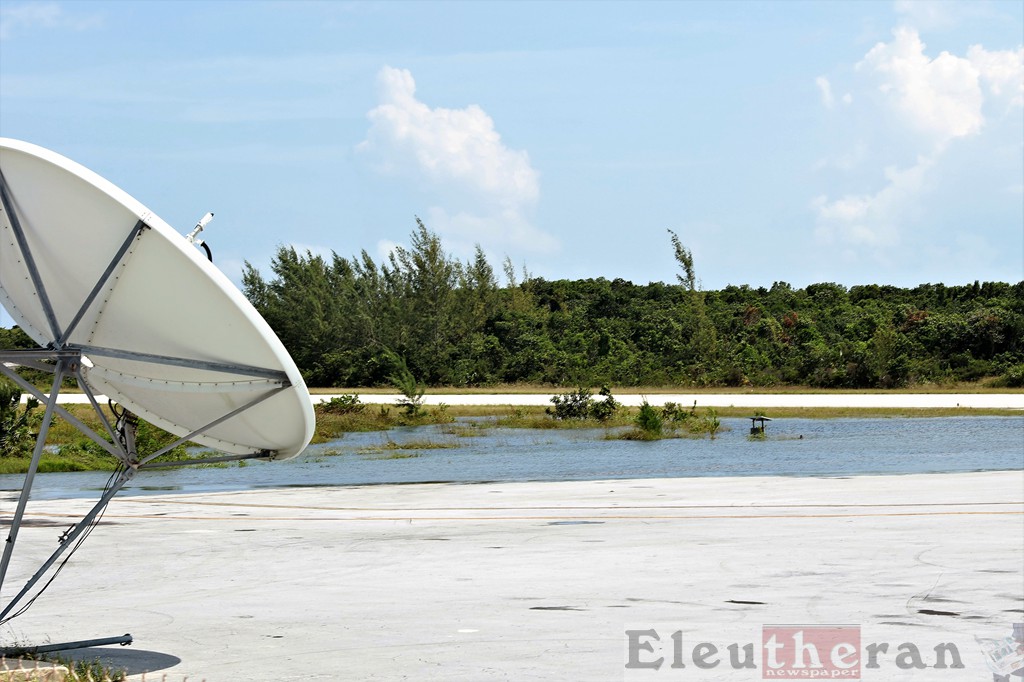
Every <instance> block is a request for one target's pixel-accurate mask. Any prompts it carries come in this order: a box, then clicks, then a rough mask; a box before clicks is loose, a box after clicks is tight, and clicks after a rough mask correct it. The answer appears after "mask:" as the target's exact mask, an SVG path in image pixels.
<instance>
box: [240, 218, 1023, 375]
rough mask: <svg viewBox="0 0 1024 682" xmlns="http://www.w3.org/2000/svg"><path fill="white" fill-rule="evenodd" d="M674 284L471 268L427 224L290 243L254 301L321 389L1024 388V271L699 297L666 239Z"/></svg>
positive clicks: (480, 264) (688, 259) (252, 292)
mask: <svg viewBox="0 0 1024 682" xmlns="http://www.w3.org/2000/svg"><path fill="white" fill-rule="evenodd" d="M670 235H671V245H672V247H673V249H674V255H675V258H676V261H677V262H678V263H679V265H680V269H681V274H680V275H679V276H678V280H679V281H678V282H677V283H672V284H665V283H661V282H652V283H650V284H643V285H641V284H633V283H632V282H628V281H625V280H622V279H615V280H607V279H604V278H597V279H582V280H546V279H543V278H540V277H534V276H531V275H530V274H529V273H528V272H526V271H523V272H522V273H518V274H517V272H516V271H515V268H514V267H513V266H512V264H511V262H510V261H509V260H508V259H506V260H505V262H504V264H503V271H504V275H505V282H504V284H499V282H498V279H497V277H496V275H495V272H494V269H493V268H492V266H491V265H490V263H488V260H487V258H486V257H485V256H484V254H483V251H482V250H480V249H479V247H478V248H477V250H476V253H475V255H474V257H473V258H471V259H470V260H468V261H466V262H462V261H460V260H459V259H457V258H455V257H453V256H452V255H450V254H448V253H447V252H446V251H445V250H444V248H443V245H442V243H441V239H440V238H439V237H438V235H436V234H435V233H432V232H431V231H430V230H428V229H427V227H426V226H425V225H424V224H423V223H422V222H421V221H419V220H418V219H417V225H416V228H415V229H414V230H413V232H412V235H411V239H410V246H409V247H408V248H401V247H400V248H396V249H395V250H394V251H393V252H392V253H391V254H390V256H389V257H388V258H387V259H385V260H383V261H382V262H380V263H377V262H375V261H374V260H373V259H372V258H371V257H370V256H369V255H368V254H367V253H366V251H363V252H362V253H361V254H360V255H359V256H355V257H351V258H345V257H342V256H339V255H337V254H332V257H331V258H329V259H328V258H324V257H322V256H320V255H316V254H313V253H310V252H308V251H307V252H305V253H300V252H298V251H296V250H295V249H294V248H291V247H286V246H282V247H280V248H279V249H278V251H277V254H276V255H275V257H274V258H273V261H272V263H271V266H270V269H271V271H272V273H273V274H272V276H271V277H269V278H265V277H263V275H262V274H261V273H260V272H259V271H258V270H257V269H256V268H255V267H253V266H252V265H251V264H249V263H246V266H245V272H244V276H243V289H244V292H245V295H246V296H247V297H248V298H249V300H250V301H251V302H252V303H253V305H254V306H255V307H256V309H257V310H258V311H259V312H260V313H261V314H262V315H263V316H264V317H265V318H266V320H267V322H268V323H269V324H270V326H271V327H272V328H273V329H274V330H275V331H276V332H277V334H278V336H279V337H280V338H281V340H282V342H283V343H284V345H285V346H286V347H287V348H288V350H289V351H290V352H291V354H292V357H293V358H294V359H295V361H296V363H297V364H298V366H299V368H300V369H301V370H302V372H303V374H304V376H305V377H306V380H307V382H308V383H309V384H310V385H314V386H325V387H326V386H350V387H355V386H377V385H387V384H389V377H392V376H394V375H395V373H396V371H399V370H400V369H401V368H403V367H404V368H407V369H408V371H409V372H411V373H412V374H413V375H414V376H415V377H416V379H417V380H419V381H421V382H424V383H426V384H428V385H432V386H440V385H446V386H485V385H489V384H498V383H519V382H529V383H540V384H552V385H558V386H595V385H601V384H611V385H619V386H641V385H652V386H657V385H679V386H744V385H751V386H758V387H770V386H781V385H805V386H814V387H824V388H893V387H900V386H908V385H920V384H927V383H948V382H960V381H976V380H981V379H987V380H988V379H991V378H993V377H994V378H995V379H994V381H993V383H995V384H1001V385H1005V386H1022V385H1024V282H1018V283H1017V284H1007V283H1003V282H984V283H980V282H974V283H973V284H970V285H964V286H945V285H943V284H922V285H920V286H918V287H915V288H912V289H907V288H899V287H894V286H886V285H877V284H870V285H865V286H854V287H850V288H847V287H845V286H842V285H839V284H834V283H821V284H812V285H810V286H807V287H805V288H794V287H792V286H790V285H789V284H787V283H785V282H776V283H774V284H773V285H772V286H771V287H770V288H764V287H760V288H753V287H750V286H746V285H742V286H733V285H730V286H727V287H725V288H724V289H722V290H720V291H701V290H700V289H699V287H698V286H697V284H696V277H695V274H694V266H693V258H692V255H691V254H690V252H689V251H688V250H687V249H686V248H685V247H684V246H683V245H682V244H681V243H680V241H679V239H678V237H677V236H676V235H675V234H673V233H670Z"/></svg>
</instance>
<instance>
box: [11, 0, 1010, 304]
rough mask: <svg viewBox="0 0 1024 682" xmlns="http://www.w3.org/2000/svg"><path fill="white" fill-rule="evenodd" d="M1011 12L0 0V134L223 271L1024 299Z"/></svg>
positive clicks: (976, 6) (858, 5) (997, 6)
mask: <svg viewBox="0 0 1024 682" xmlns="http://www.w3.org/2000/svg"><path fill="white" fill-rule="evenodd" d="M1022 39H1024V3H1020V2H969V3H957V2H941V3H935V2H924V1H921V2H895V3H886V2H850V3H844V2H824V3H818V2H775V3H748V2H721V3H718V2H715V3H702V2H678V3H673V2H656V3H614V2H600V3H588V2H552V3H549V2H539V3H530V2H517V3H501V2H493V1H490V2H456V3H436V2H410V3H404V2H383V3H379V2H375V3H362V2H240V1H238V2H223V3H220V2H184V1H180V2H88V1H76V2H30V3H27V2H19V1H17V0H0V135H2V136H5V137H13V138H18V139H23V140H27V141H30V142H33V143H35V144H39V145H42V146H44V147H48V148H50V149H53V150H55V151H58V152H60V153H62V154H64V155H66V156H68V157H70V158H72V159H74V160H75V161H78V162H79V163H81V164H83V165H85V166H87V167H89V168H91V169H93V170H94V171H96V172H98V173H99V174H101V175H103V176H105V177H106V178H107V179H109V180H111V181H112V182H114V183H115V184H117V185H119V186H121V187H122V188H123V189H125V190H126V191H128V192H129V193H130V194H132V195H134V196H135V197H136V198H137V199H139V200H140V201H142V202H143V203H144V204H146V205H147V206H149V207H150V208H151V209H152V210H153V211H154V212H156V213H157V214H158V215H160V216H161V217H163V218H164V219H165V220H166V221H168V222H169V223H170V224H171V225H173V226H175V227H177V228H178V229H179V230H180V231H182V232H187V231H188V230H189V229H190V228H191V226H192V225H193V224H194V223H195V221H196V220H197V219H198V218H199V217H200V216H202V215H203V214H204V213H205V212H206V211H214V212H215V213H216V219H215V220H214V221H213V223H211V225H210V226H209V227H208V228H207V232H206V235H205V236H206V237H207V239H208V242H209V243H210V245H211V246H212V247H213V248H214V252H215V256H216V259H217V261H216V262H217V264H218V265H219V266H220V267H221V268H222V269H223V270H224V271H225V272H226V273H227V274H228V275H229V276H231V277H232V278H233V279H235V280H236V281H237V280H238V279H239V273H240V271H241V264H242V262H243V261H245V260H249V261H250V262H252V263H254V264H256V265H257V266H259V267H261V269H263V271H264V272H267V266H268V264H269V261H270V258H271V257H272V255H273V253H274V252H275V250H276V248H277V246H278V245H280V244H294V245H296V246H297V247H299V248H303V249H305V248H308V249H311V250H313V251H315V252H322V253H329V252H330V251H332V250H333V251H336V252H338V253H339V254H341V255H345V256H348V255H353V254H356V253H358V252H359V251H360V250H362V249H365V250H367V251H368V252H369V253H370V255H371V256H373V257H374V258H376V259H379V258H380V257H382V256H383V255H384V254H386V253H387V252H388V250H389V249H390V248H391V247H392V246H393V245H394V244H402V243H405V242H406V241H407V239H408V235H409V233H410V231H411V230H412V228H413V227H414V224H415V223H414V216H419V217H421V218H422V219H423V220H424V221H425V222H426V224H427V226H428V227H430V228H431V229H432V230H434V231H436V232H438V233H439V234H440V235H441V236H442V237H443V239H444V242H445V244H446V246H447V247H448V249H449V250H450V251H452V252H454V253H455V254H457V255H459V256H462V257H468V256H469V255H470V254H471V252H472V249H473V246H474V244H477V243H479V244H480V245H481V246H482V247H483V248H484V250H485V251H486V252H487V253H488V255H489V256H490V257H491V260H492V264H493V265H495V267H496V269H498V270H500V267H499V266H500V262H501V261H502V260H503V259H504V258H505V257H506V256H508V257H510V258H511V259H512V261H513V262H514V263H516V265H517V267H522V266H523V265H525V267H526V268H527V269H528V270H529V271H530V272H531V273H533V274H536V275H540V276H543V277H547V278H561V277H568V278H579V277H598V276H604V277H607V278H609V279H611V278H615V277H622V278H625V279H630V280H633V281H635V282H641V283H643V282H648V281H652V280H661V281H673V280H674V277H675V273H676V272H677V269H676V264H675V262H674V261H673V259H672V251H671V247H670V243H669V239H668V235H667V232H666V230H668V229H672V230H674V231H676V232H677V233H678V234H679V236H680V238H681V239H682V241H683V243H684V244H685V245H687V246H688V247H690V249H691V250H692V251H693V254H694V258H695V264H696V269H697V274H698V276H699V278H700V279H701V281H702V284H703V286H704V288H706V289H717V288H721V287H723V286H725V285H727V284H751V285H753V286H761V285H764V286H768V285H771V283H772V282H773V281H776V280H784V281H788V282H790V283H792V284H794V285H796V286H805V285H807V284H810V283H814V282H822V281H831V282H839V283H842V284H845V285H848V286H849V285H854V284H860V283H871V282H878V283H891V284H896V285H901V286H913V285H916V284H918V283H922V282H940V281H941V282H945V283H947V284H956V283H963V282H970V281H973V280H975V279H982V280H1002V281H1012V282H1016V281H1019V280H1021V279H1024V161H1022V159H1024V122H1022V121H1024V114H1022V100H1024V81H1022V78H1024V75H1022V74H1024V66H1022V63H1024V47H1022Z"/></svg>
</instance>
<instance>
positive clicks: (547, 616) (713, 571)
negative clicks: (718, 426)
mask: <svg viewBox="0 0 1024 682" xmlns="http://www.w3.org/2000/svg"><path fill="white" fill-rule="evenodd" d="M6 495H7V496H9V497H10V496H13V493H6ZM12 506H13V505H12ZM87 506H88V501H86V500H56V501H39V502H31V503H30V504H29V508H28V515H27V519H28V521H27V522H26V526H25V527H24V529H23V530H22V535H21V537H20V538H19V541H18V546H17V551H16V553H15V561H14V563H13V564H12V570H11V573H10V575H9V576H8V585H7V587H6V588H5V590H4V592H5V596H7V597H9V593H10V592H11V591H12V590H14V589H16V588H20V586H21V585H22V584H23V583H24V580H25V579H26V578H27V577H28V574H29V573H31V572H32V571H33V570H35V567H36V566H37V565H38V561H39V560H40V555H41V554H43V553H46V552H48V551H50V550H51V549H52V547H53V546H54V545H55V541H56V539H57V536H58V535H59V534H60V533H61V532H62V531H63V529H64V528H65V527H66V526H67V525H68V524H70V523H71V522H72V520H73V519H72V517H74V516H80V515H81V514H82V513H83V512H84V511H85V510H86V508H87ZM5 508H7V507H6V505H5ZM1022 531H1024V472H1020V471H1015V472H985V473H967V474H922V475H902V476H864V477H855V478H782V477H760V478H753V477H748V478H699V479H645V480H616V481H584V482H548V483H500V484H486V483H485V484H471V485H456V484H424V485H402V486H392V485H387V486H365V487H324V488H294V489H271V490H257V491H246V492H234V493H216V494H190V495H181V494H177V495H158V496H149V497H142V496H135V497H121V498H115V499H114V501H113V503H112V504H111V505H110V508H109V510H108V511H107V513H106V515H105V516H104V518H103V521H102V523H101V524H100V525H99V526H98V527H97V528H96V530H95V532H94V533H93V534H92V536H91V537H90V538H89V540H88V541H87V542H86V543H85V544H84V546H83V547H82V548H81V549H80V550H79V551H78V552H77V554H75V556H74V557H73V558H72V560H71V562H70V563H69V564H68V565H67V567H65V569H64V570H63V572H62V573H61V574H60V576H59V577H58V578H57V579H56V580H55V581H54V583H53V584H52V586H51V587H50V588H49V590H48V591H47V592H46V593H45V594H44V595H43V596H42V597H41V598H40V599H39V600H38V601H37V602H36V604H35V605H34V606H33V607H32V609H31V610H30V611H28V612H27V613H26V614H25V615H23V616H21V617H19V618H17V619H15V620H14V621H12V622H11V623H9V624H8V625H7V626H4V628H3V630H2V631H0V634H2V637H3V639H4V642H5V643H10V642H12V641H18V642H25V643H41V642H46V641H70V640H80V639H85V638H89V637H106V636H113V635H120V634H123V633H126V632H129V633H131V634H132V635H133V636H134V638H135V643H134V644H133V645H132V646H130V647H113V648H104V649H95V650H91V651H84V652H79V654H78V656H85V657H91V656H95V655H102V656H103V657H104V658H105V659H106V660H109V661H111V662H112V663H113V664H115V665H117V666H120V667H124V668H125V669H127V670H128V672H129V673H130V674H131V677H130V678H129V679H131V680H139V679H142V677H141V673H142V672H143V671H150V674H149V675H148V676H147V677H146V679H149V680H160V679H161V675H163V674H165V673H166V674H167V678H166V679H167V680H168V682H177V681H178V680H181V679H182V678H183V677H184V676H186V675H187V676H188V679H189V680H192V681H198V680H201V679H205V680H208V682H220V681H224V680H252V681H267V682H269V681H272V680H273V681H281V680H296V681H298V680H302V681H317V680H445V681H460V680H464V681H467V682H470V681H472V682H477V681H487V680H516V681H519V680H545V681H550V680H566V681H572V682H581V681H589V680H634V679H638V680H648V681H651V682H660V681H661V680H705V679H706V680H748V679H749V680H757V679H763V674H764V672H765V671H766V670H767V669H768V668H767V667H766V665H767V664H766V662H765V660H764V659H762V654H763V651H764V649H763V646H762V645H763V641H764V640H763V638H767V637H768V635H769V634H770V633H773V632H775V629H773V628H775V626H777V625H780V624H798V625H819V626H823V625H829V626H834V625H836V624H842V625H845V626H847V628H846V629H838V630H836V629H835V628H833V629H832V630H834V631H835V632H839V633H840V634H843V636H852V635H851V633H853V632H856V633H857V634H858V636H859V637H860V644H861V651H860V654H859V658H858V659H857V660H858V668H859V669H860V671H861V677H860V678H861V679H873V680H972V681H975V682H976V681H978V680H989V679H991V672H989V670H988V668H986V667H985V666H986V664H985V660H984V652H985V651H986V650H987V649H986V646H987V644H986V643H985V641H981V642H979V641H978V640H977V639H976V638H988V639H999V638H1005V637H1007V636H1009V635H1010V632H1011V629H1010V623H1012V622H1013V621H1020V620H1022V619H1024V610H1022V609H1024V532H1022ZM766 627H767V629H765V628H766ZM819 630H820V629H819ZM780 632H781V631H780ZM801 632H802V631H801ZM830 632H831V631H830ZM835 632H833V634H835ZM630 633H631V634H630ZM676 633H679V634H678V635H677V634H676ZM879 642H884V643H890V644H891V647H889V649H888V653H885V654H879V653H878V651H879V649H878V648H876V650H875V653H876V656H875V660H874V663H875V666H876V667H870V666H869V665H868V663H869V662H870V661H869V659H868V656H867V653H866V651H865V650H863V647H866V646H867V644H868V643H874V644H877V643H879ZM748 643H749V644H751V645H752V647H753V649H752V651H753V654H754V657H753V659H751V661H750V663H751V664H753V665H754V666H755V667H754V668H750V667H747V668H743V669H736V668H735V667H734V662H733V661H732V660H731V659H730V656H729V654H728V653H727V652H728V651H729V649H728V647H729V646H730V645H733V646H734V648H735V650H736V651H738V652H742V651H743V647H744V646H745V645H747V644H748ZM940 643H947V644H952V645H953V646H954V647H955V648H956V649H957V653H958V654H959V655H960V656H961V663H962V665H963V666H964V667H962V668H958V667H955V666H954V667H947V668H941V669H939V668H936V667H935V664H936V663H940V662H941V663H944V664H947V665H948V664H949V663H950V662H951V660H952V659H947V658H943V659H942V660H941V661H940V660H939V657H938V654H937V652H936V651H934V648H935V647H936V646H937V645H939V644H940ZM805 644H806V642H805ZM704 645H708V646H711V647H714V650H715V651H716V652H717V653H714V654H709V652H711V651H712V650H711V649H709V648H707V647H706V646H705V647H704V648H702V649H701V648H700V647H701V646H704ZM906 645H914V646H915V647H916V649H917V650H918V651H919V652H920V660H918V659H915V658H914V657H913V656H911V655H909V654H907V652H908V651H909V648H908V647H907V646H906ZM794 646H795V645H794ZM899 646H902V647H903V648H902V649H899V650H900V651H903V653H904V657H903V658H902V659H899V658H897V648H898V647H899ZM808 655H809V654H808ZM850 660H851V659H850V658H849V657H847V658H846V659H842V658H841V659H840V662H849V661H850ZM695 661H699V662H700V664H702V665H705V666H706V665H708V664H709V662H711V661H717V664H716V665H715V666H714V667H711V668H706V669H702V668H700V667H699V666H698V664H697V663H695ZM916 662H920V663H922V664H923V665H926V666H928V667H927V668H923V669H922V668H913V667H909V668H908V667H907V666H908V665H913V664H914V663H916ZM655 663H658V667H657V669H655V668H654V667H653V666H654V664H655ZM742 663H743V661H740V660H737V661H736V662H735V664H742ZM769 663H777V662H776V661H770V662H769ZM804 663H807V664H808V665H811V666H812V668H813V663H814V661H813V660H811V659H807V660H806V661H804ZM952 663H954V664H955V663H956V661H955V660H952ZM627 664H635V665H632V666H631V667H629V668H627V667H626V666H627ZM675 664H679V665H684V666H685V668H681V667H678V666H676V665H675ZM773 670H774V669H773ZM153 673H156V674H153Z"/></svg>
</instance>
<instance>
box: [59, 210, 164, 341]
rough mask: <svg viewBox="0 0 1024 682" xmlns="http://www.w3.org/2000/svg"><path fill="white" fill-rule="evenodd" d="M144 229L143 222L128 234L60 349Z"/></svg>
mask: <svg viewBox="0 0 1024 682" xmlns="http://www.w3.org/2000/svg"><path fill="white" fill-rule="evenodd" d="M144 227H146V223H144V222H142V221H141V220H140V221H138V222H137V223H135V227H133V228H132V229H131V232H129V233H128V236H127V237H126V238H125V240H124V243H122V244H121V248H120V249H118V250H117V253H116V254H115V255H114V258H113V259H112V260H111V261H110V264H109V265H107V269H106V270H104V271H103V274H102V275H100V278H99V281H97V282H96V286H94V287H93V288H92V291H90V292H89V295H88V296H86V298H85V302H84V303H83V304H82V306H81V307H80V308H79V309H78V313H77V314H76V315H75V319H73V320H71V324H69V325H68V328H67V329H65V330H64V333H63V334H62V335H61V337H60V339H59V340H58V341H57V347H58V348H61V347H62V346H63V345H64V344H65V343H67V342H68V339H69V338H71V333H72V332H73V331H75V327H77V326H78V323H79V322H81V320H82V317H83V316H84V315H85V311H87V310H88V309H89V306H91V305H92V302H93V301H95V300H96V297H97V296H98V295H99V293H100V291H101V290H102V289H103V285H104V284H106V283H107V280H108V279H110V275H112V274H113V273H114V269H115V268H116V267H117V266H118V264H119V263H120V262H121V260H122V259H123V258H124V255H125V254H126V253H128V248H129V247H130V246H131V245H132V242H133V241H135V238H136V237H138V236H139V233H140V232H142V230H143V228H144Z"/></svg>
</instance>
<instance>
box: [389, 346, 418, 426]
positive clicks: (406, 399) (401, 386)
mask: <svg viewBox="0 0 1024 682" xmlns="http://www.w3.org/2000/svg"><path fill="white" fill-rule="evenodd" d="M397 360H398V368H397V369H396V370H395V373H394V374H392V375H391V376H390V377H388V379H389V380H390V381H391V384H392V385H393V386H394V387H395V388H397V389H398V391H399V392H400V393H401V394H402V397H401V398H399V399H398V401H397V402H396V403H395V404H396V405H398V406H399V407H401V408H402V410H404V411H405V416H406V417H410V418H415V417H418V416H420V415H421V414H422V413H423V394H424V391H425V388H424V386H423V385H422V384H420V382H418V381H416V377H415V376H413V373H412V372H410V371H409V367H408V366H407V365H406V364H405V359H404V358H398V359H397Z"/></svg>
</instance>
